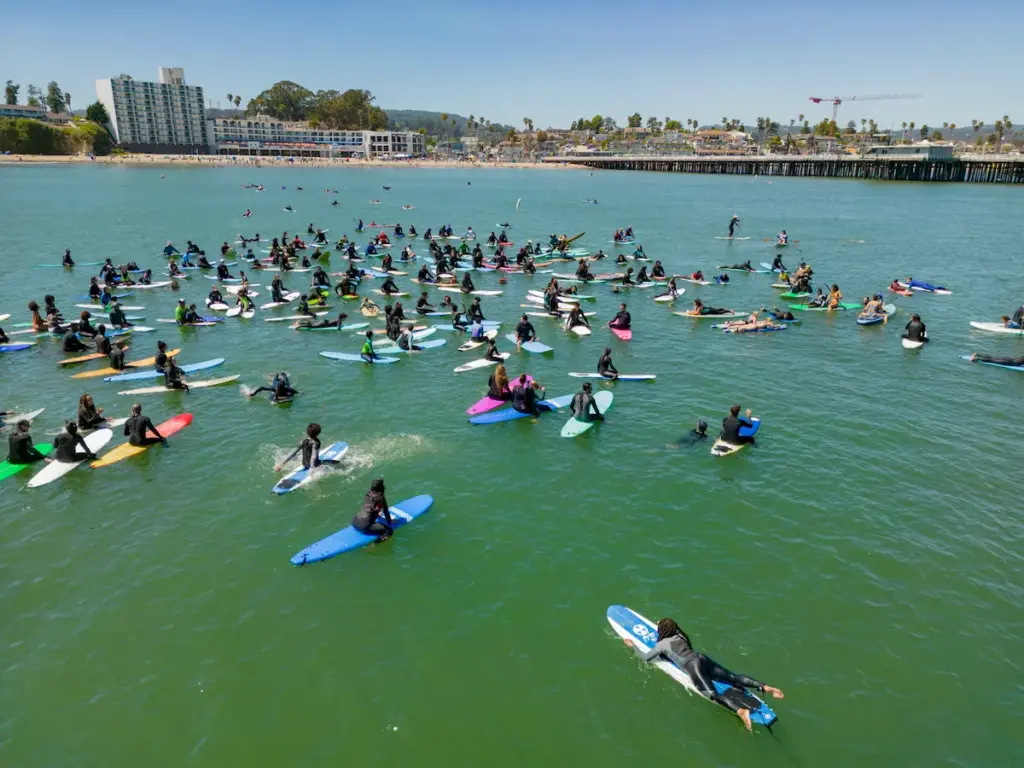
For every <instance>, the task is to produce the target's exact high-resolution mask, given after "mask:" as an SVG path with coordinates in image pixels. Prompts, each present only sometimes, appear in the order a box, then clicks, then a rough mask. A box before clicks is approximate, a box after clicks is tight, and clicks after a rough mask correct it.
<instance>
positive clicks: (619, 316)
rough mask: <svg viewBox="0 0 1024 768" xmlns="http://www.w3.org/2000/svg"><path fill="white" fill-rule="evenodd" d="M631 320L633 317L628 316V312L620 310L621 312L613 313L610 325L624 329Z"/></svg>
mask: <svg viewBox="0 0 1024 768" xmlns="http://www.w3.org/2000/svg"><path fill="white" fill-rule="evenodd" d="M632 322H633V319H632V318H631V317H630V316H629V312H627V311H626V310H622V311H621V312H616V313H615V317H613V318H612V322H611V327H612V328H619V329H620V330H623V331H626V330H629V326H630V324H631V323H632Z"/></svg>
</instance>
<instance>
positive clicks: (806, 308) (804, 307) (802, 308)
mask: <svg viewBox="0 0 1024 768" xmlns="http://www.w3.org/2000/svg"><path fill="white" fill-rule="evenodd" d="M861 306H862V305H861V304H854V303H853V302H849V301H847V302H843V303H841V304H840V305H839V306H838V307H836V309H835V310H831V309H829V308H828V307H812V306H810V305H809V304H790V305H789V308H790V309H794V310H796V311H797V312H838V311H840V310H843V309H860V308H861Z"/></svg>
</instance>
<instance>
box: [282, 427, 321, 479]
mask: <svg viewBox="0 0 1024 768" xmlns="http://www.w3.org/2000/svg"><path fill="white" fill-rule="evenodd" d="M299 452H301V453H302V468H303V469H311V468H313V467H319V466H320V425H319V424H317V423H316V422H315V421H314V422H312V423H311V424H309V425H308V426H307V427H306V435H305V437H303V438H302V440H300V441H299V446H298V448H296V449H295V450H294V451H292V452H291V453H290V454H288V458H287V459H285V460H284V461H282V462H281V463H280V464H278V465H277V466H276V467H274V471H275V472H280V471H281V468H282V467H283V466H284V465H285V464H287V463H288V462H289V461H291V460H292V459H294V458H295V457H296V456H297V455H298V454H299Z"/></svg>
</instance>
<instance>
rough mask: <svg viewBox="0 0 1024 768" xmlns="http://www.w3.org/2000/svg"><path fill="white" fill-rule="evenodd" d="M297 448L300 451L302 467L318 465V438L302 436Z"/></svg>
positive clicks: (307, 467)
mask: <svg viewBox="0 0 1024 768" xmlns="http://www.w3.org/2000/svg"><path fill="white" fill-rule="evenodd" d="M299 450H301V451H302V468H303V469H309V468H310V467H319V466H320V438H318V437H304V438H302V442H301V443H299Z"/></svg>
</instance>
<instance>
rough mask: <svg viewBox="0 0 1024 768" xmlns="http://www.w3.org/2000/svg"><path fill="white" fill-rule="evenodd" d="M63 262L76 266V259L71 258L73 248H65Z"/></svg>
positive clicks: (67, 265)
mask: <svg viewBox="0 0 1024 768" xmlns="http://www.w3.org/2000/svg"><path fill="white" fill-rule="evenodd" d="M61 263H62V264H63V265H64V266H65V267H73V266H75V260H74V259H72V258H71V249H70V248H65V249H64V259H63V261H61Z"/></svg>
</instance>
